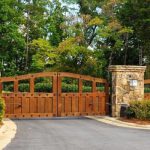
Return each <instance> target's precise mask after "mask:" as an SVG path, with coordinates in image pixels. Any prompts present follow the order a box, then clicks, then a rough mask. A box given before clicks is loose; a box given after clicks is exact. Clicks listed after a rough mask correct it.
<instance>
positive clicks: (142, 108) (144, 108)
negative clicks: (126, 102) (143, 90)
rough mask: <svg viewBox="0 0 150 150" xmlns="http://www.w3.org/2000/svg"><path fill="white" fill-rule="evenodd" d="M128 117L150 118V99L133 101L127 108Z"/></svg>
mask: <svg viewBox="0 0 150 150" xmlns="http://www.w3.org/2000/svg"><path fill="white" fill-rule="evenodd" d="M126 116H127V117H128V118H137V119H140V120H150V100H142V101H132V102H130V106H129V107H128V108H127V110H126Z"/></svg>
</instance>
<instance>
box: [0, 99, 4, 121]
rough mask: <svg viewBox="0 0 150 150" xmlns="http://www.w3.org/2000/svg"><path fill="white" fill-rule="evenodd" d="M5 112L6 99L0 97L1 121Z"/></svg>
mask: <svg viewBox="0 0 150 150" xmlns="http://www.w3.org/2000/svg"><path fill="white" fill-rule="evenodd" d="M4 112H5V103H4V100H3V99H2V98H1V97H0V122H2V119H3V117H4Z"/></svg>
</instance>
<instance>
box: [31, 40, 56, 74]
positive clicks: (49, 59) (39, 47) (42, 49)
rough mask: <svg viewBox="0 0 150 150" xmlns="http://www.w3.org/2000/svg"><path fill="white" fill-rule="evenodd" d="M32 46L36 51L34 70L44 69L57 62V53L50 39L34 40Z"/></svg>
mask: <svg viewBox="0 0 150 150" xmlns="http://www.w3.org/2000/svg"><path fill="white" fill-rule="evenodd" d="M30 48H31V49H32V51H34V52H35V55H33V57H32V68H33V69H32V70H37V71H43V70H45V69H46V68H52V67H53V66H54V65H55V64H56V62H57V57H58V56H57V53H56V51H55V49H54V48H53V47H52V46H51V45H50V44H49V42H48V41H46V40H44V39H38V40H33V41H32V43H31V44H30Z"/></svg>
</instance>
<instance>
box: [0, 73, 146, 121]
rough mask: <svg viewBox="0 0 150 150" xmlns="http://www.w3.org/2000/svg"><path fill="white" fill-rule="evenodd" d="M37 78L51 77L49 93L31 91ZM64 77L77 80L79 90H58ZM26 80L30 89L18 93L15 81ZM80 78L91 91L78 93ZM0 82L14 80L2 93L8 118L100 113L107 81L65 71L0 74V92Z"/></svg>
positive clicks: (106, 94)
mask: <svg viewBox="0 0 150 150" xmlns="http://www.w3.org/2000/svg"><path fill="white" fill-rule="evenodd" d="M40 77H50V78H52V84H53V86H52V93H44V92H35V91H34V86H35V85H34V84H35V82H34V80H35V79H36V78H40ZM64 77H69V78H73V79H74V78H75V79H78V89H79V91H78V92H76V93H74V92H70V93H67V92H66V93H62V79H63V78H64ZM27 79H28V80H29V81H30V92H18V83H19V80H27ZM83 80H87V81H91V82H92V91H91V92H84V93H83V92H82V84H83V83H82V82H83ZM3 82H14V92H12V93H2V97H3V98H4V99H5V102H6V113H5V116H6V117H9V118H33V117H35V118H36V117H39V118H41V117H54V116H55V117H56V116H86V115H103V114H105V112H106V109H107V108H106V102H107V99H108V84H107V81H106V80H105V79H101V78H94V77H90V76H85V75H80V74H73V73H66V72H43V73H35V74H28V75H21V76H15V77H2V78H0V92H2V88H3V87H2V84H3ZM97 82H99V83H102V84H104V85H105V91H103V92H100V91H96V83H97ZM146 97H148V96H147V95H146Z"/></svg>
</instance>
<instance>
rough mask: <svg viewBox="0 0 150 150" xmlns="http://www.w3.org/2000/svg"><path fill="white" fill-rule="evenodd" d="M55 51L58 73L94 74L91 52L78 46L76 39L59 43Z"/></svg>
mask: <svg viewBox="0 0 150 150" xmlns="http://www.w3.org/2000/svg"><path fill="white" fill-rule="evenodd" d="M57 50H58V54H59V66H58V67H59V68H58V69H59V70H60V71H67V72H74V73H81V74H94V71H95V70H94V69H95V65H96V60H95V59H94V57H93V56H94V55H93V52H92V51H91V50H89V49H87V48H86V47H84V46H80V45H79V42H78V39H77V38H68V39H67V40H65V41H63V42H61V43H60V44H59V47H58V49H57Z"/></svg>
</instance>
